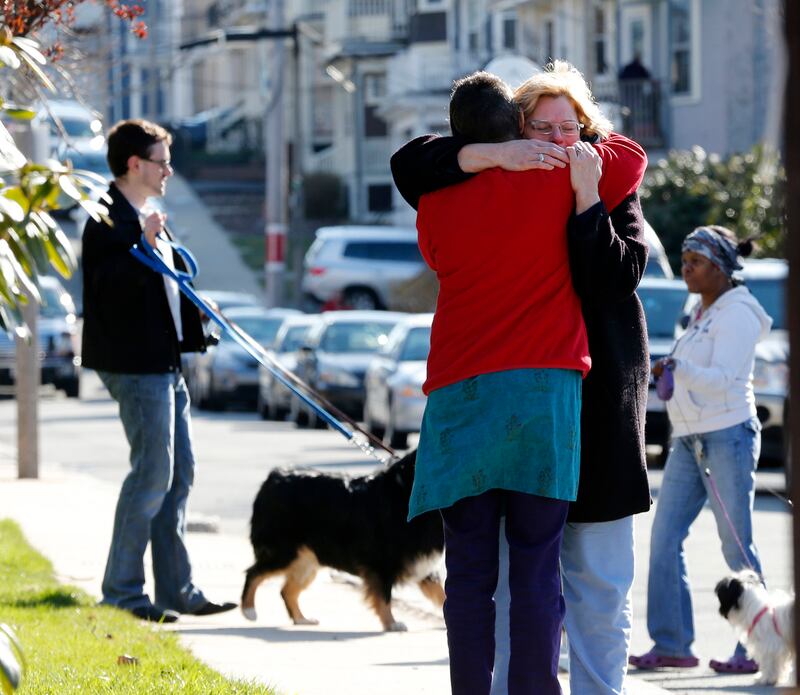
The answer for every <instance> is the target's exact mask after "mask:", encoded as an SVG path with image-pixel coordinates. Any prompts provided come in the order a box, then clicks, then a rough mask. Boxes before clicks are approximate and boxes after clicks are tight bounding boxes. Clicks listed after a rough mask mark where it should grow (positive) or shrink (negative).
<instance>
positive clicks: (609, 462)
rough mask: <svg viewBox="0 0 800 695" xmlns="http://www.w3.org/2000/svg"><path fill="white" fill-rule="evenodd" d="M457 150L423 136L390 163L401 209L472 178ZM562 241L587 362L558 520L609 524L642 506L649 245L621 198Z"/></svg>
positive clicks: (581, 221) (646, 501)
mask: <svg viewBox="0 0 800 695" xmlns="http://www.w3.org/2000/svg"><path fill="white" fill-rule="evenodd" d="M466 144H469V143H468V141H466V140H464V139H462V138H457V137H441V138H440V137H436V136H422V137H419V138H416V139H415V140H412V141H411V142H409V143H407V144H406V145H404V146H403V147H402V148H400V150H398V151H397V152H396V153H395V154H394V155H393V156H392V160H391V167H392V175H393V177H394V181H395V185H396V186H397V188H398V190H399V191H400V193H401V195H402V196H403V198H404V199H405V200H406V201H407V202H408V203H409V205H411V206H412V207H413V208H414V209H416V208H417V205H418V203H419V199H420V196H422V195H424V194H425V193H431V192H433V191H434V190H437V189H439V188H442V187H444V186H448V185H453V184H457V183H461V182H462V181H465V180H467V179H468V178H470V177H471V176H472V174H466V173H464V172H463V171H462V170H461V169H460V167H459V166H458V151H459V150H460V149H461V147H463V146H464V145H466ZM529 214H531V215H534V216H535V215H536V210H531V211H530V213H529ZM502 231H503V230H501V229H498V230H497V234H498V235H500V234H502ZM567 244H568V248H569V263H570V271H571V273H572V282H573V285H574V287H575V291H576V292H577V294H578V296H579V297H580V299H581V308H582V311H583V318H584V321H585V323H586V333H587V335H588V338H589V354H590V355H591V358H592V368H591V370H590V371H589V374H588V375H587V377H586V379H584V381H583V404H582V407H581V473H580V483H579V486H578V499H577V500H576V501H575V502H573V503H571V504H570V509H569V516H568V518H567V520H568V521H570V522H602V521H613V520H616V519H621V518H623V517H626V516H630V515H631V514H637V513H639V512H645V511H647V510H649V509H650V504H651V498H650V487H649V484H648V480H647V467H646V459H645V441H644V420H645V410H646V406H647V389H648V381H649V376H650V358H649V355H648V345H647V324H646V323H645V317H644V311H643V309H642V304H641V302H640V301H639V298H638V297H637V296H636V287H637V286H638V285H639V281H640V280H641V278H642V275H643V274H644V268H645V265H646V264H647V253H648V247H647V243H646V241H645V238H644V217H643V215H642V208H641V205H640V204H639V196H638V195H636V194H635V193H634V194H633V195H631V196H628V197H627V198H626V199H625V200H623V201H622V202H621V203H620V204H619V205H618V206H617V207H616V208H614V209H613V210H612V211H611V213H610V214H609V213H608V212H606V209H605V206H604V205H603V203H597V204H596V205H594V206H592V207H591V208H589V209H588V210H586V211H585V212H583V213H582V214H580V215H574V214H573V215H572V217H571V218H570V221H569V224H568V226H567Z"/></svg>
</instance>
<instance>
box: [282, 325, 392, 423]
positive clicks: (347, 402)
mask: <svg viewBox="0 0 800 695" xmlns="http://www.w3.org/2000/svg"><path fill="white" fill-rule="evenodd" d="M406 316H407V314H400V313H396V312H390V311H326V312H324V313H323V314H321V317H320V321H319V322H318V323H317V324H315V325H314V326H313V328H312V329H311V330H310V331H309V334H308V338H307V340H306V343H305V344H304V345H303V347H302V348H301V349H300V351H299V353H298V360H297V376H298V377H300V379H302V380H303V381H305V382H306V383H307V384H308V385H309V386H311V387H312V388H313V389H315V390H316V391H317V392H318V393H320V394H321V395H322V396H323V397H324V398H326V399H327V400H328V401H329V402H331V403H332V404H333V405H334V406H335V407H336V408H338V409H339V410H341V411H342V412H344V413H345V414H347V415H349V416H350V417H353V418H354V419H356V420H361V418H362V415H363V411H364V375H365V373H366V371H367V367H368V366H369V363H370V362H371V361H372V358H373V357H374V356H375V354H376V353H377V352H378V350H379V349H380V348H381V347H383V346H384V345H386V343H387V342H388V340H389V333H391V331H392V329H393V328H394V327H395V326H396V325H397V324H398V323H399V322H400V321H401V320H402V319H404V318H405V317H406ZM291 419H292V420H294V421H295V422H296V423H297V424H298V425H300V426H305V425H311V426H316V425H321V424H322V423H321V421H319V419H318V418H317V416H316V413H315V412H314V411H311V409H310V408H308V407H307V406H306V405H305V404H302V405H301V403H300V400H299V399H298V398H296V397H294V398H292V410H291ZM323 426H324V425H323Z"/></svg>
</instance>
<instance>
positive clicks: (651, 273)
mask: <svg viewBox="0 0 800 695" xmlns="http://www.w3.org/2000/svg"><path fill="white" fill-rule="evenodd" d="M644 238H645V241H646V242H647V247H648V249H649V254H648V256H647V265H646V266H645V267H644V275H645V277H651V278H667V279H669V280H671V279H672V278H674V277H675V274H674V273H673V272H672V268H671V267H670V264H669V260H668V259H667V252H666V251H665V250H664V245H663V244H662V243H661V239H659V238H658V234H656V231H655V229H653V228H652V227H651V226H650V223H649V222H648V221H647V220H645V221H644Z"/></svg>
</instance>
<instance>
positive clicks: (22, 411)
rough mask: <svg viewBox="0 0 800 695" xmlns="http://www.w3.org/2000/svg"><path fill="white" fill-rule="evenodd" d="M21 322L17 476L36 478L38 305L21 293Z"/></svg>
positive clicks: (17, 370)
mask: <svg viewBox="0 0 800 695" xmlns="http://www.w3.org/2000/svg"><path fill="white" fill-rule="evenodd" d="M25 296H26V298H27V304H25V305H24V306H23V308H22V318H23V320H24V321H25V324H26V325H27V327H28V335H27V336H26V337H22V336H20V335H17V338H16V343H17V345H16V353H17V354H16V357H17V364H16V368H15V371H16V374H15V390H16V397H17V476H18V477H19V478H38V477H39V382H40V371H39V337H38V336H39V334H38V330H37V326H36V319H37V316H38V314H39V302H37V301H36V299H35V298H34V297H33V296H32V295H31V294H30V292H28V291H27V290H26V291H25Z"/></svg>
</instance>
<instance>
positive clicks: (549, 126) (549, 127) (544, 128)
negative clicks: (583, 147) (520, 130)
mask: <svg viewBox="0 0 800 695" xmlns="http://www.w3.org/2000/svg"><path fill="white" fill-rule="evenodd" d="M528 125H529V126H530V127H531V128H533V132H534V133H536V134H537V135H550V134H551V133H552V132H553V129H554V128H558V129H559V130H560V131H561V134H562V135H577V134H578V133H579V132H580V131H581V128H583V123H578V121H561V123H551V122H550V121H537V120H532V121H528Z"/></svg>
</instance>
